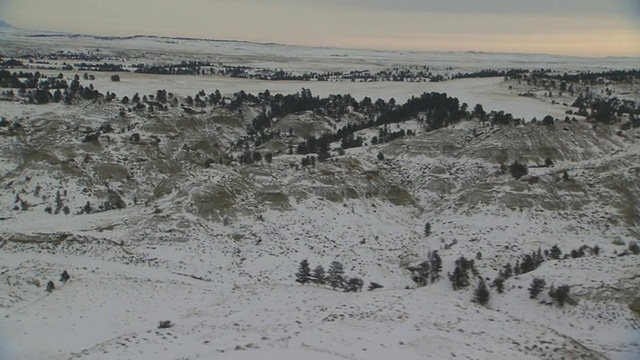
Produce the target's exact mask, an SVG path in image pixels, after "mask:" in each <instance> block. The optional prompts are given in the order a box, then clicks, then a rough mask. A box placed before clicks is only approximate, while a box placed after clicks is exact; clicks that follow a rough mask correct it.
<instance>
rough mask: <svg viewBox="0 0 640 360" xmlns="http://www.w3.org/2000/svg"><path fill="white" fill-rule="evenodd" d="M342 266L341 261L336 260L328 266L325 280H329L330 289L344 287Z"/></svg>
mask: <svg viewBox="0 0 640 360" xmlns="http://www.w3.org/2000/svg"><path fill="white" fill-rule="evenodd" d="M343 275H344V267H343V266H342V264H341V263H339V262H337V261H333V262H332V263H331V265H330V266H329V276H327V281H328V282H329V286H331V288H332V289H334V290H335V289H337V288H342V287H344V277H343Z"/></svg>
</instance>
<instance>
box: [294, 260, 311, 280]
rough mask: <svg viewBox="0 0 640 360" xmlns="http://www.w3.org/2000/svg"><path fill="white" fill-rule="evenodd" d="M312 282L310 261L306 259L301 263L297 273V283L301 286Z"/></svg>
mask: <svg viewBox="0 0 640 360" xmlns="http://www.w3.org/2000/svg"><path fill="white" fill-rule="evenodd" d="M310 280H311V268H310V267H309V261H307V259H304V260H302V261H301V262H300V266H299V267H298V272H297V273H296V281H297V282H299V283H301V284H306V283H307V282H309V281H310Z"/></svg>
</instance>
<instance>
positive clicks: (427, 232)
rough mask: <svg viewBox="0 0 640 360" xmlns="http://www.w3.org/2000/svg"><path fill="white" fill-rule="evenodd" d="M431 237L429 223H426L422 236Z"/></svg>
mask: <svg viewBox="0 0 640 360" xmlns="http://www.w3.org/2000/svg"><path fill="white" fill-rule="evenodd" d="M429 235H431V223H429V222H427V223H426V224H424V236H429Z"/></svg>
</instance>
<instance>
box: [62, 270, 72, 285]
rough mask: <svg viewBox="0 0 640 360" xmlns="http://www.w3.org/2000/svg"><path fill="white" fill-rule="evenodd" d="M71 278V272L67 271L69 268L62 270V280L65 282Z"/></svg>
mask: <svg viewBox="0 0 640 360" xmlns="http://www.w3.org/2000/svg"><path fill="white" fill-rule="evenodd" d="M70 278H71V276H69V273H68V272H67V270H65V271H63V272H62V275H60V281H62V282H63V283H66V282H67V280H69V279H70Z"/></svg>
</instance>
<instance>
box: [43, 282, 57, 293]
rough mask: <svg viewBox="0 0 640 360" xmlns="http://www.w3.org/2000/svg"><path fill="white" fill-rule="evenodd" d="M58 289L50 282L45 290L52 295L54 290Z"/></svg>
mask: <svg viewBox="0 0 640 360" xmlns="http://www.w3.org/2000/svg"><path fill="white" fill-rule="evenodd" d="M55 288H56V285H55V284H54V283H53V281H51V280H49V282H48V283H47V288H46V289H45V291H46V292H48V293H50V292H52V291H53V290H54V289H55Z"/></svg>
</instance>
